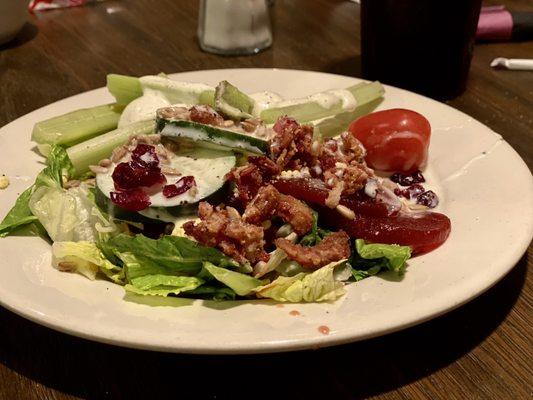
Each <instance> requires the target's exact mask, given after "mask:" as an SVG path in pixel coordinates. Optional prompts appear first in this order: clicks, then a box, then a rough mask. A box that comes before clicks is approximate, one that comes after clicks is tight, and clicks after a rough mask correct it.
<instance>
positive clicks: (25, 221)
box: [0, 146, 74, 237]
mask: <svg viewBox="0 0 533 400" xmlns="http://www.w3.org/2000/svg"><path fill="white" fill-rule="evenodd" d="M47 162H48V166H47V167H46V168H45V169H43V170H42V171H41V172H40V173H39V175H37V178H36V180H35V183H34V184H33V185H32V186H30V187H29V188H28V189H26V190H25V191H24V192H22V193H21V194H20V196H19V197H18V199H17V201H16V202H15V205H14V206H13V207H12V208H11V210H9V212H8V213H7V215H6V216H5V217H4V219H3V220H2V223H0V237H5V236H7V235H10V234H17V233H19V232H20V229H19V228H21V227H23V226H27V225H29V224H35V225H36V226H35V227H34V229H29V230H28V229H27V230H26V231H25V232H26V233H28V232H33V233H38V232H42V228H41V227H39V226H38V225H39V221H38V218H37V217H36V216H35V215H33V213H32V211H31V209H30V205H29V203H30V198H31V197H32V195H33V193H34V192H35V191H36V190H37V189H39V188H40V187H49V188H62V187H63V183H64V182H66V181H67V180H68V179H69V178H70V177H72V176H73V175H74V167H73V166H72V163H71V162H70V160H69V158H68V155H67V152H66V151H65V149H63V148H62V147H61V146H52V148H51V150H50V156H49V158H48V160H47Z"/></svg>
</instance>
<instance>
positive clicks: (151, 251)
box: [99, 234, 237, 281]
mask: <svg viewBox="0 0 533 400" xmlns="http://www.w3.org/2000/svg"><path fill="white" fill-rule="evenodd" d="M99 247H100V249H101V250H102V251H103V253H104V254H105V255H106V257H107V258H108V259H110V260H111V261H116V262H121V263H123V264H124V271H125V274H126V278H127V280H128V281H132V280H133V279H135V278H138V277H141V276H146V275H173V276H178V275H189V276H193V275H197V274H198V273H199V272H200V270H201V269H202V265H203V262H204V261H209V262H211V263H213V264H216V265H220V266H229V267H232V268H235V267H236V266H237V263H236V262H235V261H233V260H232V259H230V258H228V257H226V256H225V255H224V254H223V253H221V252H220V251H219V250H217V249H214V248H212V247H206V246H202V245H200V244H198V243H197V242H193V241H192V240H190V239H187V238H184V237H178V236H164V237H162V238H160V239H157V240H155V239H150V238H147V237H146V236H143V235H136V236H128V235H124V234H120V235H117V236H115V237H112V238H110V239H109V240H107V241H105V242H100V243H99Z"/></svg>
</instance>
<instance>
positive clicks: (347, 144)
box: [341, 132, 365, 164]
mask: <svg viewBox="0 0 533 400" xmlns="http://www.w3.org/2000/svg"><path fill="white" fill-rule="evenodd" d="M341 140H342V144H343V146H342V153H343V155H344V162H345V163H347V164H349V163H352V162H356V163H364V160H365V148H364V147H363V145H362V144H361V142H360V141H359V140H358V139H357V138H356V137H355V136H354V135H352V134H351V133H350V132H343V133H341Z"/></svg>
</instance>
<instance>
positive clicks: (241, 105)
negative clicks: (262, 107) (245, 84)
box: [215, 81, 255, 119]
mask: <svg viewBox="0 0 533 400" xmlns="http://www.w3.org/2000/svg"><path fill="white" fill-rule="evenodd" d="M254 105H255V101H254V100H253V99H252V98H251V97H250V96H248V95H247V94H245V93H243V92H241V91H240V90H239V89H237V88H236V87H235V86H233V85H232V84H231V83H229V82H228V81H222V82H220V83H219V84H218V86H217V87H216V89H215V109H216V110H217V111H219V112H221V113H222V114H225V115H226V116H228V117H230V118H232V119H244V118H251V117H252V111H253V109H254Z"/></svg>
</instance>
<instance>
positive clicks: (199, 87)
mask: <svg viewBox="0 0 533 400" xmlns="http://www.w3.org/2000/svg"><path fill="white" fill-rule="evenodd" d="M139 82H140V84H141V87H142V90H143V94H144V93H147V92H148V91H150V90H152V91H157V92H159V93H160V94H162V95H163V96H164V97H165V98H166V99H167V100H168V101H169V102H170V103H176V102H177V98H180V99H181V100H180V101H182V102H185V103H187V104H197V103H198V97H199V96H200V94H202V93H203V92H207V91H214V90H215V89H214V88H213V87H212V86H209V85H206V84H205V83H191V82H181V81H175V80H172V79H168V78H166V77H162V76H154V75H148V76H143V77H141V78H139ZM176 93H179V97H176Z"/></svg>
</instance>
